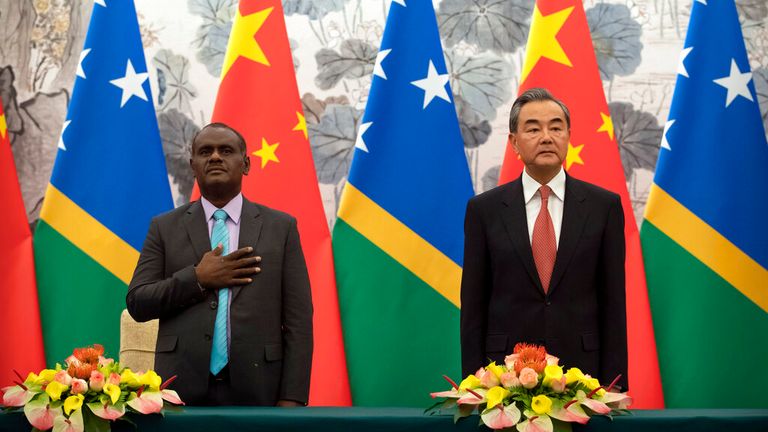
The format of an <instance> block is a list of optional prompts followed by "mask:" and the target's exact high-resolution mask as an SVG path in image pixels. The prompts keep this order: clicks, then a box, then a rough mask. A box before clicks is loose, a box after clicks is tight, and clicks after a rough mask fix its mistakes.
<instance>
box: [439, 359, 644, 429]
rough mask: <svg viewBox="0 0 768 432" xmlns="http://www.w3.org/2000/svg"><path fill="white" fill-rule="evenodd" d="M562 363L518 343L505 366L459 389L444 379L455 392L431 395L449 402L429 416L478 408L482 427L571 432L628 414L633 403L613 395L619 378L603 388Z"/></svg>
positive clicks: (488, 368)
mask: <svg viewBox="0 0 768 432" xmlns="http://www.w3.org/2000/svg"><path fill="white" fill-rule="evenodd" d="M558 363H559V359H558V358H557V357H555V356H553V355H550V354H547V351H546V350H545V348H544V347H542V346H538V345H529V344H517V345H516V346H515V349H514V352H513V354H510V355H508V356H507V357H506V358H505V359H504V364H503V365H497V364H496V362H492V363H490V364H489V365H488V366H486V367H484V368H480V369H479V370H478V371H477V372H475V374H474V375H470V376H468V377H467V378H465V379H464V380H463V381H462V382H461V384H459V385H457V384H456V383H455V382H453V381H452V380H451V379H450V378H448V377H447V376H445V375H443V377H444V378H445V379H446V380H448V382H450V383H451V385H452V386H453V388H452V389H451V390H449V391H444V392H437V393H432V394H431V396H432V398H438V397H440V398H446V399H445V400H443V401H440V402H438V403H436V404H435V405H434V406H432V407H430V408H428V409H427V413H429V414H434V413H436V412H440V411H441V410H443V409H449V408H456V413H455V415H454V419H455V421H458V420H459V419H461V418H462V417H467V416H469V415H470V414H472V413H473V412H474V411H475V409H477V410H478V412H479V413H480V422H481V424H485V425H486V426H488V427H489V428H491V429H505V428H511V427H514V426H516V427H517V430H518V431H519V432H552V431H554V430H557V431H569V430H571V424H572V423H580V424H585V423H587V422H588V421H589V418H590V416H591V415H594V414H600V415H606V416H611V415H616V414H624V413H626V412H627V410H626V408H627V407H628V406H629V404H630V403H632V399H631V398H630V397H629V396H628V395H627V394H626V393H616V392H612V391H611V390H612V387H613V386H614V385H615V383H616V381H617V380H618V379H619V377H616V379H615V380H614V382H613V383H612V384H611V385H610V386H608V387H606V388H604V387H603V386H602V385H601V384H600V383H599V382H598V380H597V379H596V378H592V377H591V376H589V375H587V374H584V373H583V372H582V371H581V370H579V369H578V368H570V369H568V370H567V371H565V372H564V371H563V367H562V366H560V365H558Z"/></svg>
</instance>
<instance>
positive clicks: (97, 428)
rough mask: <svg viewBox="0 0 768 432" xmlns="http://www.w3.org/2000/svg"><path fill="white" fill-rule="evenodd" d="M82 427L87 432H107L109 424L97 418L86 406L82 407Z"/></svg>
mask: <svg viewBox="0 0 768 432" xmlns="http://www.w3.org/2000/svg"><path fill="white" fill-rule="evenodd" d="M82 411H83V425H85V430H87V431H88V432H109V430H110V428H109V422H108V421H107V420H104V419H103V418H101V417H97V416H96V415H95V414H94V413H93V412H92V411H91V409H90V408H89V407H88V405H84V406H83V410H82Z"/></svg>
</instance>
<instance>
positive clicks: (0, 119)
mask: <svg viewBox="0 0 768 432" xmlns="http://www.w3.org/2000/svg"><path fill="white" fill-rule="evenodd" d="M7 132H8V125H7V124H6V123H5V114H0V137H2V138H3V139H5V134H6V133H7Z"/></svg>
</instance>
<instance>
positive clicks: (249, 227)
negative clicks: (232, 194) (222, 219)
mask: <svg viewBox="0 0 768 432" xmlns="http://www.w3.org/2000/svg"><path fill="white" fill-rule="evenodd" d="M262 223H263V221H262V218H261V211H259V208H258V207H257V206H256V204H254V203H252V202H250V201H248V200H247V199H245V198H243V212H242V214H241V215H240V240H239V241H238V245H237V248H238V249H240V248H244V247H246V246H252V247H253V250H254V251H255V250H257V248H256V243H258V241H259V237H260V236H261V226H262ZM242 289H243V286H236V287H232V301H234V300H235V299H236V298H237V295H238V294H240V291H241V290H242Z"/></svg>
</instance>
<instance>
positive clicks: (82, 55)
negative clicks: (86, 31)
mask: <svg viewBox="0 0 768 432" xmlns="http://www.w3.org/2000/svg"><path fill="white" fill-rule="evenodd" d="M90 52H91V49H90V48H86V49H84V50H82V51H80V61H78V62H77V73H76V74H75V75H77V76H79V77H80V78H83V79H85V70H83V60H85V58H86V57H88V54H89V53H90Z"/></svg>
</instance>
